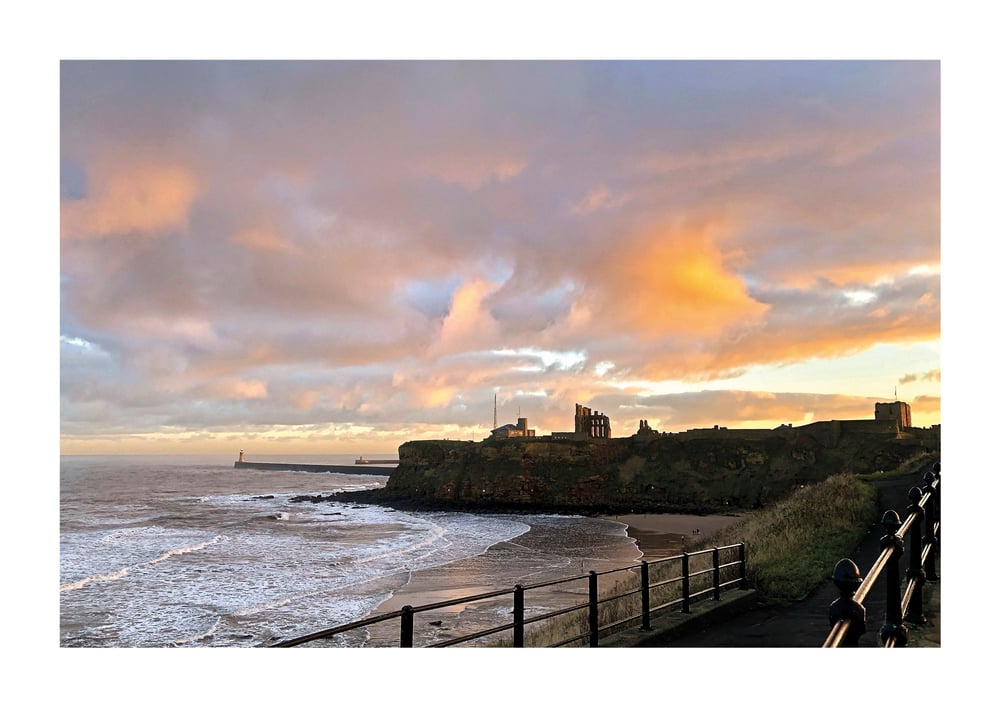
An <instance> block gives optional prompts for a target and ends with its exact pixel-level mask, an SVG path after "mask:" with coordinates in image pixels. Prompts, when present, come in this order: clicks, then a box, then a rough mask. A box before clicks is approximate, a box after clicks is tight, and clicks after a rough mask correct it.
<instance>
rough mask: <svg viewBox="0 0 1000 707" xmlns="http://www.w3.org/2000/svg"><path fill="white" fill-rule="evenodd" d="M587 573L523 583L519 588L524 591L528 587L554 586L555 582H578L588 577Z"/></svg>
mask: <svg viewBox="0 0 1000 707" xmlns="http://www.w3.org/2000/svg"><path fill="white" fill-rule="evenodd" d="M589 577H590V575H589V574H577V575H573V576H572V577H563V578H562V579H553V580H552V581H550V582H539V583H538V584H525V585H523V586H522V587H521V588H522V589H523V590H524V591H528V590H529V589H541V588H542V587H554V586H555V585H557V584H567V583H568V582H579V581H582V580H585V579H587V578H589Z"/></svg>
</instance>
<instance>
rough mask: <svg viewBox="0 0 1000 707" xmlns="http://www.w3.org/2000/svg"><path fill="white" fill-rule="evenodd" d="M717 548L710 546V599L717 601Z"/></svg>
mask: <svg viewBox="0 0 1000 707" xmlns="http://www.w3.org/2000/svg"><path fill="white" fill-rule="evenodd" d="M720 584H721V582H720V577H719V548H717V547H713V548H712V599H714V600H715V601H719V591H720V589H719V585H720Z"/></svg>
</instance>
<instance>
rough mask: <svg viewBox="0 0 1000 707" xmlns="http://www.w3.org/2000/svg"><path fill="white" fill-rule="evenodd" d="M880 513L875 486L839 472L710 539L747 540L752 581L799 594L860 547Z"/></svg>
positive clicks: (777, 594) (771, 590)
mask: <svg viewBox="0 0 1000 707" xmlns="http://www.w3.org/2000/svg"><path fill="white" fill-rule="evenodd" d="M877 514H878V506H877V504H876V492H875V489H874V488H873V487H872V486H871V485H869V484H867V483H865V482H863V481H861V480H859V479H858V478H857V476H854V475H852V474H840V475H837V476H831V477H829V478H828V479H826V480H825V481H822V482H820V483H817V484H811V485H809V486H805V487H803V488H800V489H797V490H796V491H795V492H794V493H792V494H791V495H789V496H788V497H787V498H785V499H784V500H782V501H779V502H778V503H775V504H774V505H773V506H770V507H768V508H766V509H762V510H760V511H756V512H754V513H751V514H750V515H748V516H747V517H746V518H744V519H743V520H741V521H740V522H738V523H736V524H735V525H732V526H730V527H729V528H726V529H725V530H723V531H721V532H719V533H717V534H715V535H713V536H712V537H710V538H708V539H707V540H706V542H707V543H708V544H710V545H711V544H714V545H722V544H728V543H731V542H740V541H743V542H746V543H747V548H748V554H747V578H748V580H749V581H750V584H751V585H752V586H754V587H756V588H757V589H759V590H760V591H761V592H763V593H764V594H765V595H767V596H769V597H771V598H774V599H789V600H791V599H800V598H802V597H803V596H805V595H806V594H808V593H809V592H810V591H812V590H813V589H815V588H816V587H817V586H818V585H820V584H821V583H822V582H823V581H824V580H826V579H827V578H829V576H830V574H831V573H832V572H833V567H834V565H835V564H836V562H837V560H839V559H840V558H842V557H846V556H849V555H850V554H851V553H852V552H853V551H854V550H855V549H856V548H857V546H858V543H859V542H860V541H861V539H862V538H863V537H864V534H865V530H866V529H867V528H868V527H869V525H870V524H871V523H872V522H873V521H874V520H875V518H876V517H877Z"/></svg>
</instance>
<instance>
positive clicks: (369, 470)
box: [233, 461, 393, 476]
mask: <svg viewBox="0 0 1000 707" xmlns="http://www.w3.org/2000/svg"><path fill="white" fill-rule="evenodd" d="M233 468H234V469H270V470H271V471H310V472H315V473H328V474H359V475H361V474H363V475H367V476H389V475H390V474H392V472H393V468H392V467H388V466H382V467H379V466H371V465H368V464H299V463H296V462H240V461H237V462H233Z"/></svg>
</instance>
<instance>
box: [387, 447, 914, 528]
mask: <svg viewBox="0 0 1000 707" xmlns="http://www.w3.org/2000/svg"><path fill="white" fill-rule="evenodd" d="M734 432H735V431H727V433H726V434H720V435H712V434H706V435H702V436H694V437H691V436H686V435H663V436H658V437H653V438H649V439H646V440H639V439H635V438H628V437H623V438H615V439H606V440H598V439H595V440H588V441H577V440H551V439H547V438H534V439H530V438H529V439H523V438H521V439H518V438H513V439H505V440H487V441H484V442H455V441H447V440H427V441H415V442H407V443H406V444H404V445H402V446H401V447H400V448H399V466H398V467H397V468H396V470H395V471H393V473H392V475H391V476H390V477H389V481H388V483H387V484H386V487H385V489H384V490H383V491H382V492H381V495H382V496H383V498H385V499H386V500H390V501H405V502H408V503H410V505H423V506H427V507H457V508H468V509H494V508H518V509H524V510H539V511H541V510H546V509H558V510H568V511H579V512H609V511H616V512H628V511H647V512H654V511H660V512H663V511H675V512H676V511H695V512H721V511H726V510H736V509H746V508H753V507H759V506H762V505H764V504H767V503H770V502H772V501H774V500H777V499H778V498H780V497H781V496H783V495H784V494H786V493H787V492H789V491H790V490H791V489H792V488H794V487H795V486H796V485H798V484H801V483H807V482H810V481H815V480H820V479H822V478H825V477H826V476H829V475H830V474H833V473H840V472H844V471H855V472H859V473H865V472H870V471H875V470H878V469H892V468H895V467H896V466H898V465H899V464H900V463H902V462H903V461H905V460H906V459H909V458H910V457H913V456H916V455H918V454H922V453H924V452H925V451H926V450H925V449H924V447H923V445H922V444H921V443H920V442H919V441H916V440H899V439H895V438H891V437H886V436H885V435H854V436H843V437H841V438H840V439H839V440H838V441H837V442H836V444H834V445H831V444H830V443H829V442H824V441H821V440H819V439H817V438H816V437H814V436H812V435H809V434H804V433H801V432H795V431H792V430H775V431H774V432H773V434H767V435H757V436H756V437H754V438H752V439H749V438H748V439H741V438H740V437H739V436H738V435H735V434H734Z"/></svg>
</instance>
